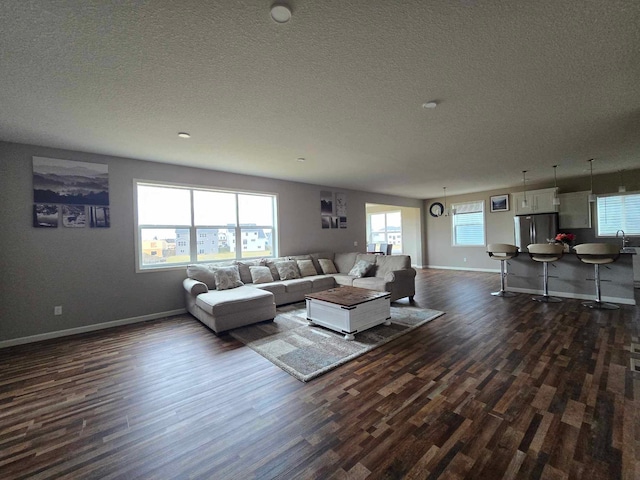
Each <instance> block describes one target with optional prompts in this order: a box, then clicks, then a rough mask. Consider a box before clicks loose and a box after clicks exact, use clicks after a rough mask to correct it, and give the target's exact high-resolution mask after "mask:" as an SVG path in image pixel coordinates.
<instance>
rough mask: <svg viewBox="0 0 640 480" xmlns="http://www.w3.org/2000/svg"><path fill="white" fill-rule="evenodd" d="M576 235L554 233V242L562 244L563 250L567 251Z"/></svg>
mask: <svg viewBox="0 0 640 480" xmlns="http://www.w3.org/2000/svg"><path fill="white" fill-rule="evenodd" d="M575 239H576V236H575V235H574V234H573V233H559V234H557V235H556V242H558V243H562V244H563V245H564V251H565V252H569V250H570V248H571V244H572V243H573V242H574V241H575Z"/></svg>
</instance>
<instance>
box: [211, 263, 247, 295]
mask: <svg viewBox="0 0 640 480" xmlns="http://www.w3.org/2000/svg"><path fill="white" fill-rule="evenodd" d="M213 276H214V278H215V279H216V288H217V289H218V290H229V289H230V288H236V287H240V286H242V285H244V283H242V280H240V272H239V271H238V266H237V265H233V266H231V267H218V268H214V269H213Z"/></svg>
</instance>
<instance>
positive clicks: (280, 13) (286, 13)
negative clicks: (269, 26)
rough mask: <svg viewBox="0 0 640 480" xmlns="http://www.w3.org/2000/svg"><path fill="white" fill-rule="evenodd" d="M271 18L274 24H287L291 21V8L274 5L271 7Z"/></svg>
mask: <svg viewBox="0 0 640 480" xmlns="http://www.w3.org/2000/svg"><path fill="white" fill-rule="evenodd" d="M271 18H273V21H274V22H276V23H287V22H288V21H289V20H291V8H289V6H288V5H285V4H284V3H274V4H273V5H271Z"/></svg>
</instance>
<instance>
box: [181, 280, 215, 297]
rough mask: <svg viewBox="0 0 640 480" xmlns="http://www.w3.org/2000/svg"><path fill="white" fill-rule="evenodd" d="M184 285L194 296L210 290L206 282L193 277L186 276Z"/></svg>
mask: <svg viewBox="0 0 640 480" xmlns="http://www.w3.org/2000/svg"><path fill="white" fill-rule="evenodd" d="M182 286H183V287H184V289H185V290H186V291H187V292H188V293H190V294H191V295H193V296H194V297H195V296H197V295H200V294H201V293H207V292H208V291H209V287H207V284H206V283H204V282H199V281H198V280H194V279H193V278H185V279H184V280H183V281H182Z"/></svg>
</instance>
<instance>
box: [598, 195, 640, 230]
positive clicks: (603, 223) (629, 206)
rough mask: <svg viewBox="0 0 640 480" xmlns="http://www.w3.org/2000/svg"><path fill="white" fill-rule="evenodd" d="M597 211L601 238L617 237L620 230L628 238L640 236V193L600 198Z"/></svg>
mask: <svg viewBox="0 0 640 480" xmlns="http://www.w3.org/2000/svg"><path fill="white" fill-rule="evenodd" d="M596 211H597V217H598V221H597V235H598V236H599V237H615V236H616V232H617V231H618V230H623V231H624V233H625V235H627V236H628V235H640V194H639V193H624V194H616V195H606V196H598V198H597V201H596Z"/></svg>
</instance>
